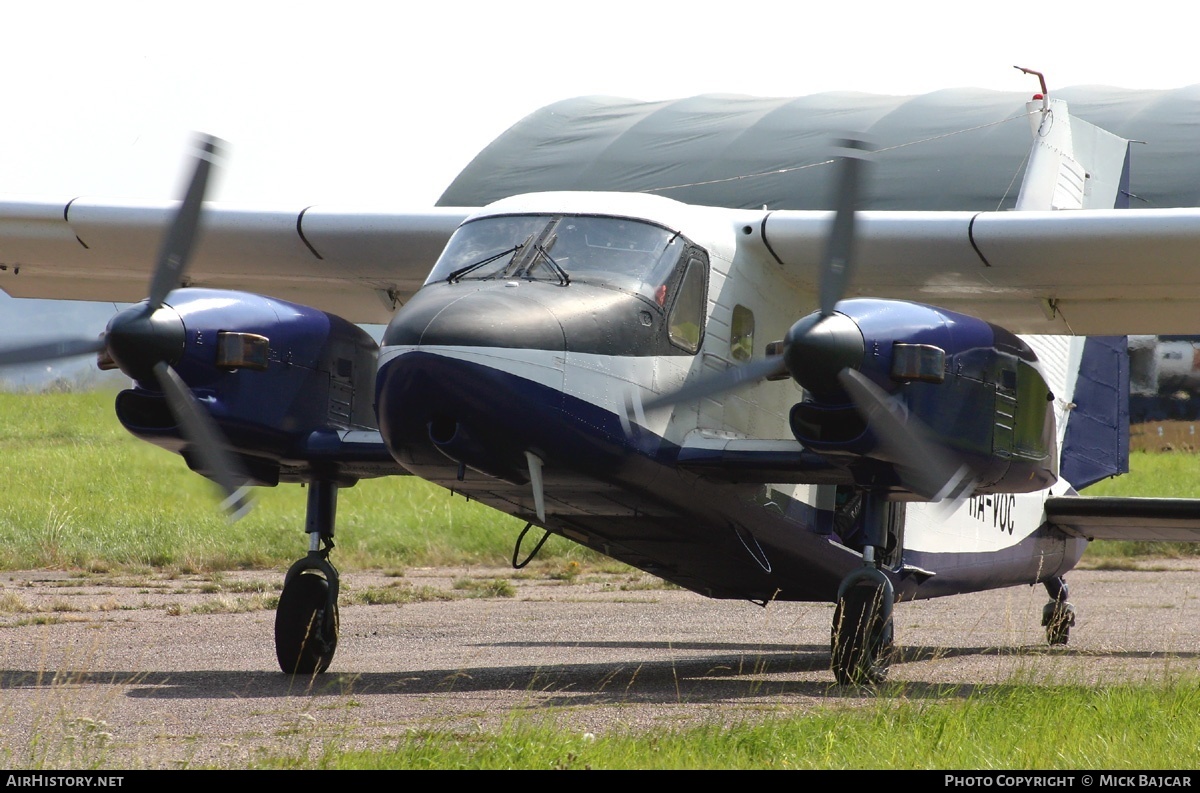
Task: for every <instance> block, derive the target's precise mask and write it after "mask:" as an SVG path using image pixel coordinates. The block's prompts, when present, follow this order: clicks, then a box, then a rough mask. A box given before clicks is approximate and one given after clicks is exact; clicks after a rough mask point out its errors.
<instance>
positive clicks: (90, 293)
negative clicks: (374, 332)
mask: <svg viewBox="0 0 1200 793" xmlns="http://www.w3.org/2000/svg"><path fill="white" fill-rule="evenodd" d="M173 210H174V205H173V204H171V203H168V202H160V203H149V202H100V201H93V200H87V199H74V200H71V201H28V200H19V199H14V200H4V201H0V288H2V289H3V290H4V291H5V292H7V293H8V294H9V295H12V296H13V297H37V298H53V299H67V300H96V301H113V302H136V301H138V300H140V299H141V298H142V297H144V294H143V293H144V292H145V281H146V276H147V273H146V271H145V269H143V268H148V267H149V263H151V262H153V261H154V259H155V255H156V253H157V251H158V247H159V245H160V243H161V237H162V233H163V229H164V228H166V227H167V224H168V222H169V218H170V215H171V213H172V211H173ZM469 213H470V210H466V209H456V208H430V209H426V210H421V211H417V212H394V211H393V212H379V211H358V210H348V209H338V208H323V207H308V208H304V207H299V208H295V209H278V208H277V209H254V208H240V207H234V206H222V205H220V204H215V205H208V206H206V207H205V214H204V217H203V221H202V227H201V230H200V237H199V242H198V244H197V247H196V251H195V253H194V255H193V258H192V261H191V263H190V264H189V278H188V285H190V286H207V287H213V288H219V289H238V290H246V291H251V292H257V293H261V294H266V295H271V296H273V297H278V298H281V299H284V300H291V301H293V302H296V303H302V304H304V305H309V306H313V307H314V308H319V309H322V310H325V311H329V312H332V313H334V314H338V315H340V316H342V317H345V318H346V319H348V320H350V321H351V322H359V323H371V322H374V323H385V322H387V321H388V320H389V319H390V318H391V315H392V312H393V311H394V309H395V307H396V306H397V305H399V304H400V303H403V302H404V301H405V300H407V299H408V298H409V296H411V295H412V293H413V292H415V291H416V290H417V289H418V288H419V287H420V286H421V284H422V283H423V282H424V280H425V277H426V275H428V273H429V270H430V269H431V268H432V267H433V263H434V262H435V261H436V260H437V257H438V255H439V254H440V253H441V252H442V248H443V247H444V246H445V244H446V241H447V240H448V239H449V238H450V235H451V233H453V231H454V229H455V228H456V227H457V226H458V224H459V223H460V222H462V220H463V219H464V218H465V217H466V216H467V215H468V214H469Z"/></svg>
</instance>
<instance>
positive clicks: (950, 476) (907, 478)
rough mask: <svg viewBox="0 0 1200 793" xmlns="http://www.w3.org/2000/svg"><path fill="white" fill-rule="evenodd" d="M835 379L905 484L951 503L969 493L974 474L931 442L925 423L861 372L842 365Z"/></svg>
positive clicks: (932, 497)
mask: <svg viewBox="0 0 1200 793" xmlns="http://www.w3.org/2000/svg"><path fill="white" fill-rule="evenodd" d="M838 380H839V381H840V382H841V384H842V388H844V389H845V391H846V393H848V394H849V395H850V398H851V399H852V400H854V405H855V407H857V408H858V411H859V413H861V414H862V417H863V419H865V420H866V422H867V425H868V426H869V427H870V428H871V430H872V431H873V432H874V433H875V435H876V436H877V437H878V438H879V440H880V442H881V443H882V444H883V445H884V447H885V450H886V451H887V452H888V454H889V455H890V456H891V457H892V458H893V459H894V460H896V461H897V472H898V473H899V474H900V479H901V482H902V483H903V484H904V486H905V487H907V488H908V489H909V490H912V491H913V492H914V493H916V494H917V495H919V496H921V497H922V498H925V499H927V500H929V501H933V502H940V501H943V500H946V499H949V500H950V501H951V503H954V502H958V501H960V500H962V499H964V498H967V497H968V496H970V495H971V493H972V492H973V491H974V489H975V478H974V476H973V475H972V472H971V469H970V467H969V466H967V465H966V463H962V462H959V461H958V460H956V459H954V456H953V455H951V454H950V453H949V452H948V451H947V450H946V449H945V447H943V446H939V445H938V444H936V443H933V442H931V441H930V440H929V438H928V434H927V433H926V431H925V429H924V427H923V426H922V425H921V424H920V422H919V421H917V419H916V418H915V417H913V416H911V415H909V414H908V411H907V410H906V409H905V408H904V406H903V405H902V404H900V403H899V402H897V401H896V400H894V399H892V398H891V397H890V396H888V394H887V393H886V392H885V391H884V390H883V389H882V388H880V387H879V386H877V385H875V384H874V383H872V382H871V381H870V380H869V379H867V377H866V375H864V374H863V373H862V372H859V371H856V370H854V369H843V370H842V371H841V372H840V373H839V374H838Z"/></svg>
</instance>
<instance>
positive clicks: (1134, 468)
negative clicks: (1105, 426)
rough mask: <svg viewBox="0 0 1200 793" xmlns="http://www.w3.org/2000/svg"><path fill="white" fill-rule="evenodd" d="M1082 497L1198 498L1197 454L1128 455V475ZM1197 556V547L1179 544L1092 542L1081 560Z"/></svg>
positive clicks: (1199, 462)
mask: <svg viewBox="0 0 1200 793" xmlns="http://www.w3.org/2000/svg"><path fill="white" fill-rule="evenodd" d="M1083 495H1085V496H1137V497H1143V498H1149V497H1154V498H1200V455H1196V454H1191V453H1188V452H1182V451H1172V452H1144V451H1134V452H1130V454H1129V473H1127V474H1122V475H1121V476H1117V477H1113V478H1111V479H1105V480H1103V481H1101V482H1097V483H1096V484H1094V485H1092V486H1091V487H1089V488H1087V489H1085V490H1084V491H1083ZM1197 555H1200V546H1198V545H1197V544H1195V543H1183V542H1124V541H1121V542H1117V541H1111V540H1101V541H1097V542H1094V543H1092V544H1091V545H1090V546H1089V547H1088V550H1087V554H1086V556H1085V557H1084V559H1085V561H1087V562H1088V563H1089V564H1095V563H1097V562H1107V563H1109V564H1112V563H1115V562H1117V561H1118V560H1123V559H1126V560H1127V559H1136V558H1144V557H1148V556H1149V557H1172V558H1178V557H1189V556H1197Z"/></svg>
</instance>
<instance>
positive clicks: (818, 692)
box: [0, 642, 1200, 707]
mask: <svg viewBox="0 0 1200 793" xmlns="http://www.w3.org/2000/svg"><path fill="white" fill-rule="evenodd" d="M488 646H491V647H523V648H526V649H528V648H538V647H556V646H559V645H556V644H554V643H546V642H535V643H512V642H508V643H498V644H490V645H488ZM589 647H591V648H595V649H597V650H613V649H626V650H628V649H633V650H639V649H642V650H647V651H655V652H661V651H674V652H679V653H689V655H687V656H685V657H679V658H674V659H662V658H656V659H654V660H649V661H642V660H637V659H629V660H611V661H600V662H596V663H582V664H579V663H575V664H557V665H547V666H531V665H527V664H526V665H514V666H472V667H463V668H458V669H425V670H412V671H405V670H399V671H395V672H366V673H356V672H353V671H351V670H343V669H338V668H337V664H336V662H335V666H334V669H332V670H330V671H329V672H327V673H325V674H323V675H319V676H317V677H314V678H308V677H290V676H287V675H283V674H280V673H279V672H276V671H261V672H254V671H250V672H247V671H244V670H236V671H219V670H218V671H211V670H204V671H182V672H154V671H106V672H86V671H57V672H47V671H46V670H17V669H9V670H3V671H0V690H2V689H10V690H12V689H29V688H44V689H47V690H50V689H54V688H61V687H65V686H73V687H79V686H105V685H109V686H119V687H126V688H128V691H126V692H125V693H124V696H128V697H132V698H145V699H223V698H237V699H254V698H274V697H281V696H296V697H333V696H347V695H353V696H355V697H367V696H371V695H384V696H394V695H420V696H429V695H438V694H463V693H481V692H513V691H525V692H528V693H529V694H530V699H529V702H528V703H526V704H527V705H529V706H537V707H561V706H567V705H585V704H618V703H620V702H622V701H636V702H639V703H655V702H658V703H663V704H688V703H691V704H716V703H726V704H728V703H731V702H737V701H745V702H753V701H755V700H759V699H762V698H768V697H769V698H784V699H786V698H787V697H790V696H794V697H823V698H829V697H848V698H862V697H865V696H875V695H876V692H875V691H874V690H872V689H868V688H853V687H840V686H837V685H835V684H834V682H833V679H832V674H831V673H830V672H829V649H828V647H826V646H817V645H744V646H743V645H737V644H726V643H691V644H689V643H666V642H595V643H592V644H588V643H583V644H580V643H572V644H571V648H572V649H580V648H582V649H587V648H589ZM897 652H898V657H897V658H896V659H895V660H894V662H893V670H894V671H895V670H898V669H899V668H900V667H902V666H903V665H905V664H919V663H928V662H936V661H939V660H950V659H957V658H964V657H980V656H1004V657H1017V656H1021V657H1029V658H1032V659H1034V662H1036V659H1037V658H1038V657H1041V656H1048V655H1053V656H1057V657H1060V658H1075V659H1080V660H1083V659H1094V658H1104V659H1114V660H1119V661H1137V660H1158V659H1161V660H1167V659H1179V660H1195V659H1196V658H1200V653H1163V652H1149V651H1140V650H1132V651H1127V650H1116V651H1096V650H1074V649H1070V648H1049V647H1046V648H1042V647H1037V648H1033V647H1024V648H1022V647H994V646H993V647H903V648H898V650H897ZM695 653H703V655H696V654H695ZM929 669H930V673H931V675H930V677H931V679H928V680H911V679H908V680H905V681H903V682H898V683H896V684H894V690H895V692H896V695H897V696H908V697H912V696H936V697H938V698H942V699H944V698H948V697H967V696H971V695H974V694H977V693H979V692H980V691H981V690H986V689H994V688H1007V687H1011V686H1012V685H1013V683H1012V682H1004V683H995V682H971V681H968V680H953V681H952V680H946V681H938V680H937V679H933V678H935V677H936V675H937V674H938V672H937V667H935V666H931V667H929ZM814 673H817V674H819V675H820V676H821V679H820V680H810V679H804V678H803V677H802V678H801V679H797V678H796V677H795V676H797V675H801V676H808V675H812V674H814ZM893 679H894V678H893ZM1020 682H1022V683H1024V684H1029V683H1031V682H1036V680H1030V679H1026V678H1022V679H1021V681H1020ZM1056 682H1057V683H1061V682H1062V681H1061V680H1055V679H1054V678H1048V679H1047V684H1048V685H1051V684H1055V683H1056ZM888 691H889V688H888V687H886V686H885V687H883V688H882V689H880V692H879V693H883V694H884V695H887V694H888Z"/></svg>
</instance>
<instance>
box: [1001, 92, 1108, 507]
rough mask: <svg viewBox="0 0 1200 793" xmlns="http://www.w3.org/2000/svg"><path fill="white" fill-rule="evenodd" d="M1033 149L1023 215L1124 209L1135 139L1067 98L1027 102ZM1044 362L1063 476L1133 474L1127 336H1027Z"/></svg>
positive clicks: (1086, 479)
mask: <svg viewBox="0 0 1200 793" xmlns="http://www.w3.org/2000/svg"><path fill="white" fill-rule="evenodd" d="M1028 108H1029V112H1030V122H1031V125H1032V127H1033V148H1032V149H1031V151H1030V154H1029V162H1028V164H1027V165H1026V168H1025V178H1024V181H1022V183H1021V194H1020V196H1019V197H1018V198H1017V205H1016V209H1017V210H1046V209H1052V210H1059V209H1061V210H1069V209H1091V208H1109V209H1111V208H1125V207H1127V206H1128V183H1129V156H1128V154H1129V141H1128V140H1126V139H1124V138H1120V137H1117V136H1116V135H1113V134H1111V133H1109V132H1105V131H1104V130H1102V129H1100V128H1099V127H1097V126H1095V125H1093V124H1089V123H1088V122H1086V121H1083V120H1081V119H1078V118H1072V117H1071V115H1070V113H1069V112H1068V110H1067V105H1066V103H1065V102H1063V101H1062V100H1057V99H1055V100H1051V99H1047V98H1037V99H1035V100H1034V101H1032V102H1030V103H1029V104H1028ZM1026 341H1028V342H1030V344H1031V345H1032V346H1033V348H1034V349H1035V350H1036V351H1037V353H1038V357H1039V358H1040V359H1041V361H1042V369H1043V374H1044V375H1045V376H1046V381H1047V383H1048V384H1049V385H1050V387H1051V389H1052V390H1053V391H1054V396H1055V403H1056V413H1057V417H1058V432H1059V437H1058V448H1059V476H1060V477H1061V478H1062V479H1064V480H1066V482H1067V483H1068V484H1070V485H1071V486H1073V487H1074V488H1075V489H1076V490H1082V489H1083V488H1085V487H1087V486H1088V485H1090V484H1094V483H1095V482H1098V481H1100V480H1101V479H1106V478H1108V477H1110V476H1116V475H1117V474H1123V473H1127V472H1128V471H1129V343H1128V340H1127V338H1126V337H1125V336H1092V337H1087V338H1084V337H1072V336H1034V337H1028V338H1026Z"/></svg>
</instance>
